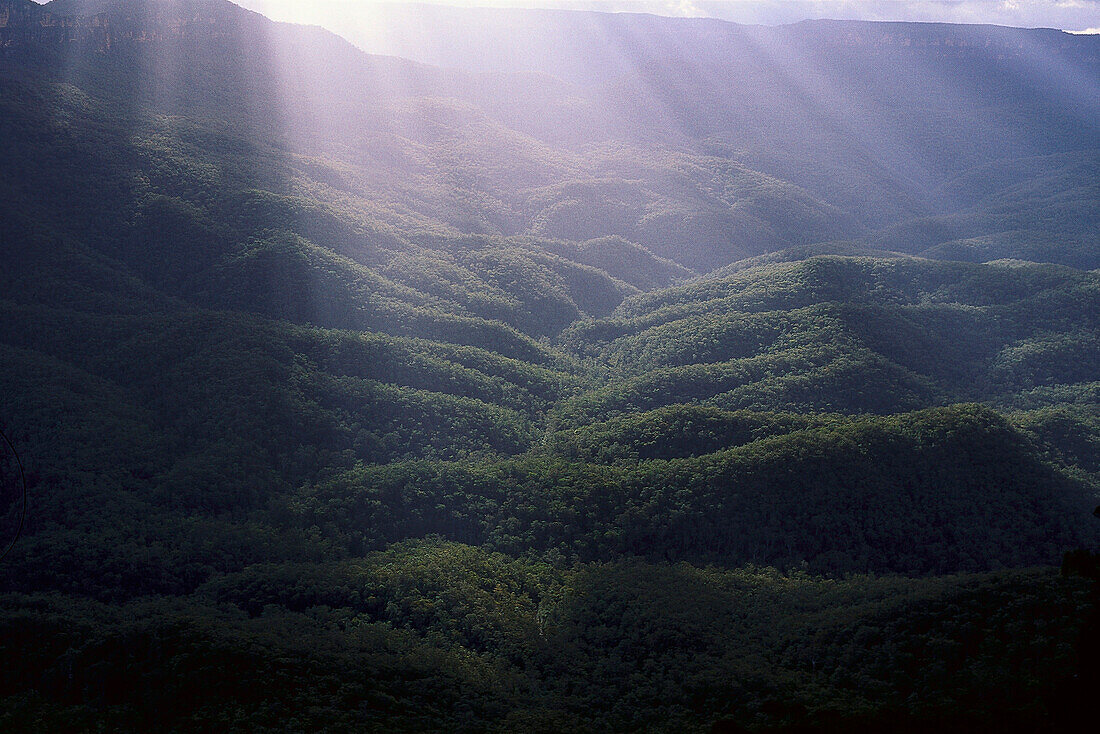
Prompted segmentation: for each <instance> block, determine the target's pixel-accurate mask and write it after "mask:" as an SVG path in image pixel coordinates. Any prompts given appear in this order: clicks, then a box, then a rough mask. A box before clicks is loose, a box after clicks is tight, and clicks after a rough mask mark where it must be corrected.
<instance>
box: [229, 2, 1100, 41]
mask: <svg viewBox="0 0 1100 734" xmlns="http://www.w3.org/2000/svg"><path fill="white" fill-rule="evenodd" d="M385 1H387V0H235V2H237V4H238V5H243V6H245V7H247V8H250V9H252V10H256V11H259V12H261V13H264V14H265V15H267V16H269V17H271V18H273V19H275V20H285V21H290V22H295V23H315V24H318V25H324V26H326V27H329V28H330V29H331V30H334V31H336V32H339V28H337V27H334V26H335V25H337V24H338V23H339V18H340V16H341V15H342V14H345V13H349V12H353V13H362V12H364V11H368V12H369V6H370V5H372V4H375V3H378V2H385ZM390 1H392V0H390ZM433 2H434V3H435V4H438V5H458V6H462V5H466V6H483V7H484V6H491V7H539V8H548V7H556V8H572V9H584V10H605V11H633V12H646V13H656V14H660V15H673V16H710V17H714V18H724V19H726V20H732V21H737V22H741V23H764V24H767V25H773V24H779V23H793V22H797V21H799V20H805V19H807V18H839V19H860V20H911V21H943V22H951V23H995V24H998V25H1012V26H1022V27H1045V28H1061V29H1063V30H1068V31H1091V32H1094V33H1100V0H433Z"/></svg>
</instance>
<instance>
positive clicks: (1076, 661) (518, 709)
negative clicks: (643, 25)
mask: <svg viewBox="0 0 1100 734" xmlns="http://www.w3.org/2000/svg"><path fill="white" fill-rule="evenodd" d="M18 3H24V4H23V5H19V6H18V7H17V4H18ZM211 3H212V0H210V2H208V1H207V0H194V2H189V3H180V4H174V5H165V6H157V7H159V8H161V10H160V11H158V12H163V13H165V14H167V15H166V16H165V17H162V18H159V19H154V20H150V19H149V18H147V17H146V15H145V14H144V13H145V11H144V10H142V11H141V12H137V11H134V8H135V7H136V6H137V5H138V3H135V2H125V1H124V0H111V2H106V3H104V2H98V1H97V0H80V1H79V2H77V1H76V0H55V2H54V3H50V8H52V10H53V11H55V12H58V13H62V12H84V11H85V10H88V11H92V10H94V11H97V12H98V11H99V10H102V9H104V8H106V9H107V12H108V13H110V14H113V15H110V16H109V17H110V18H112V19H114V23H115V27H125V28H131V27H136V28H139V29H140V28H144V27H145V26H144V25H142V24H145V23H159V24H161V25H157V26H156V27H157V28H158V29H159V30H163V31H165V33H167V34H168V35H167V36H166V38H167V40H164V42H163V43H159V42H157V43H152V42H151V43H146V42H145V41H141V40H134V39H133V38H130V39H129V40H126V39H124V40H122V41H119V40H118V39H117V38H116V39H115V41H118V42H117V43H113V44H112V45H111V47H110V48H107V47H106V46H104V47H102V48H101V47H100V46H98V45H97V44H98V43H99V40H97V39H100V40H102V35H97V34H98V33H99V31H95V32H92V31H89V30H88V28H89V27H87V26H80V27H79V28H83V30H82V31H81V33H85V35H83V36H81V35H80V34H77V35H78V36H79V37H78V38H76V40H72V41H67V42H66V44H67V45H61V46H58V45H57V44H53V45H51V43H52V42H51V41H50V38H51V36H50V35H49V34H50V33H53V31H52V30H48V29H51V28H52V29H55V30H56V29H57V28H58V27H59V26H51V25H49V24H46V25H43V24H37V25H35V24H32V25H31V27H30V31H27V32H28V33H30V32H31V31H33V33H32V34H31V35H32V36H34V37H33V38H31V39H30V40H27V38H26V37H24V36H20V35H19V34H18V33H17V31H20V29H22V30H26V27H23V26H18V25H17V24H16V23H14V22H13V23H11V24H9V25H8V26H4V27H3V28H2V29H0V161H3V167H4V174H3V175H2V176H0V260H2V261H3V263H4V267H3V268H2V269H0V430H3V432H4V434H5V435H7V436H9V437H10V438H11V440H12V442H13V444H14V445H15V446H16V447H17V448H18V450H19V451H20V454H21V458H22V460H23V463H24V465H25V468H26V475H27V480H28V486H29V490H30V496H31V508H30V514H29V516H28V520H27V527H26V532H25V535H24V537H22V538H21V539H20V541H19V542H18V543H17V544H16V545H15V547H14V549H13V551H12V552H11V554H10V555H9V556H7V557H6V558H4V559H3V560H2V561H0V656H2V657H3V660H4V665H3V666H0V728H3V729H4V730H5V731H21V730H25V731H150V730H152V731H189V730H195V729H203V730H206V729H208V730H216V731H222V730H226V731H314V730H326V731H363V730H371V731H409V732H423V731H448V732H471V733H472V732H501V734H503V733H504V732H532V733H534V732H556V731H577V732H585V731H590V732H604V731H668V732H680V731H707V730H710V731H714V732H735V731H745V730H748V731H761V732H764V731H777V732H778V731H788V732H790V731H829V732H831V731H851V730H858V731H883V732H886V731H930V730H936V731H948V732H951V731H974V730H989V729H992V728H996V729H998V730H1004V731H1055V730H1058V729H1057V726H1058V724H1059V723H1060V722H1061V721H1063V720H1069V718H1068V717H1070V716H1071V715H1073V714H1075V713H1079V712H1080V710H1081V708H1082V707H1083V706H1087V705H1089V704H1090V703H1091V699H1089V698H1087V696H1083V695H1081V693H1080V692H1081V691H1082V690H1087V684H1088V683H1089V681H1093V680H1095V678H1094V677H1090V676H1094V675H1095V671H1096V670H1097V665H1098V661H1100V654H1098V653H1097V650H1096V649H1095V648H1096V646H1095V645H1093V643H1090V642H1089V640H1090V639H1091V638H1089V637H1088V630H1089V629H1090V625H1095V617H1096V614H1097V612H1096V609H1097V608H1098V607H1100V604H1098V603H1097V598H1096V593H1097V592H1096V589H1095V584H1094V581H1095V576H1096V574H1095V573H1093V571H1092V570H1090V569H1092V568H1093V565H1094V561H1093V556H1092V555H1090V554H1089V552H1088V550H1087V549H1088V548H1092V547H1094V546H1096V544H1097V543H1098V541H1100V524H1098V523H1097V522H1096V521H1095V519H1094V518H1093V517H1091V515H1092V514H1093V509H1094V507H1095V506H1096V505H1097V503H1098V502H1100V340H1098V338H1097V333H1100V271H1096V270H1089V269H1088V268H1095V267H1096V265H1097V263H1098V261H1097V258H1096V252H1095V246H1094V245H1095V243H1094V242H1093V240H1092V239H1090V238H1089V237H1090V232H1092V231H1093V230H1094V229H1095V226H1094V225H1095V223H1096V222H1095V219H1096V212H1095V208H1096V207H1095V204H1096V199H1097V197H1096V196H1095V193H1096V191H1095V179H1096V176H1095V173H1096V170H1095V168H1096V165H1095V160H1096V154H1095V151H1092V152H1089V151H1088V150H1086V149H1085V148H1086V147H1087V146H1086V145H1085V143H1084V142H1082V141H1085V142H1089V141H1090V138H1089V135H1088V133H1089V130H1088V129H1085V130H1084V131H1081V130H1078V129H1077V128H1075V127H1074V125H1073V124H1072V123H1073V122H1074V119H1075V118H1072V115H1070V114H1069V113H1068V112H1066V111H1065V110H1064V109H1061V108H1059V109H1060V110H1061V111H1060V112H1059V111H1058V110H1054V111H1053V112H1044V111H1042V110H1037V111H1034V112H1033V116H1032V117H1028V116H1027V111H1028V110H1031V109H1032V108H1031V107H1028V106H1027V105H1021V106H1020V107H1019V108H1018V110H1017V112H1013V113H1008V112H1005V111H1004V110H1001V109H999V108H998V109H994V108H990V109H988V110H986V113H985V114H987V115H988V116H989V125H990V126H991V129H994V130H996V129H1003V128H1005V127H1009V128H1011V129H1012V130H1013V131H1015V133H1014V134H1016V133H1018V134H1023V133H1021V131H1029V130H1031V131H1034V130H1035V129H1039V128H1042V129H1043V130H1044V132H1043V133H1042V134H1040V133H1039V132H1034V141H1033V142H1034V146H1020V147H1019V149H1017V148H1012V149H1002V148H998V147H997V145H999V144H998V143H996V141H993V142H985V143H983V142H981V141H980V140H978V138H977V137H975V136H974V135H973V132H974V130H975V129H978V128H975V127H973V125H974V124H975V123H973V121H969V117H968V115H969V114H970V113H969V112H968V111H966V110H963V111H960V110H959V109H956V108H955V107H953V106H952V105H951V104H949V102H950V100H946V99H944V98H943V96H942V95H940V96H929V97H928V98H927V101H926V103H927V105H928V107H927V108H924V107H922V108H920V109H919V110H917V111H913V110H909V108H905V109H904V110H901V111H899V109H901V108H898V109H894V108H893V107H891V108H890V110H889V111H888V112H887V111H884V110H879V111H878V113H877V114H878V118H877V119H878V121H879V122H882V121H883V120H884V119H885V118H889V120H891V121H892V123H896V124H897V125H902V123H900V122H899V121H898V120H897V119H895V118H896V117H897V118H900V117H905V116H906V115H908V114H910V112H911V113H912V114H913V115H916V116H917V117H920V119H921V120H923V122H924V125H925V126H924V127H923V128H921V130H920V131H911V132H913V133H914V134H913V136H912V137H905V138H904V139H907V140H912V142H913V144H914V145H915V146H920V147H921V150H922V151H923V152H929V151H939V152H940V154H941V155H940V157H939V159H938V160H939V166H940V169H938V170H939V172H938V173H937V174H936V177H935V181H934V182H929V181H924V182H921V181H916V180H912V181H896V180H889V177H888V176H885V174H883V173H882V172H881V171H880V170H878V168H876V166H874V165H870V164H869V163H866V161H864V162H860V161H859V160H856V159H854V158H853V155H854V153H852V151H851V150H850V149H849V148H848V147H846V146H841V145H840V144H839V143H838V139H837V135H838V133H837V132H836V131H825V132H826V133H827V134H825V133H823V135H824V137H823V138H822V142H821V147H822V150H820V151H815V152H813V155H812V156H811V155H810V154H809V153H808V152H806V151H805V150H804V149H803V147H802V146H803V143H801V142H799V140H801V137H799V136H804V132H799V133H797V134H796V133H795V132H792V131H794V130H804V129H806V127H805V125H802V123H801V122H800V118H799V114H801V113H798V112H797V111H796V112H790V113H783V111H782V109H783V105H776V104H774V100H772V101H768V100H760V99H756V100H755V102H754V104H755V105H757V106H754V107H751V108H750V106H749V105H740V106H737V105H727V104H725V103H726V102H728V101H729V100H724V101H723V99H721V98H720V97H718V98H715V99H712V100H710V102H707V101H706V100H708V99H710V97H708V96H707V95H706V94H704V93H703V92H704V91H705V90H700V89H697V88H695V87H692V86H688V87H684V88H680V87H676V86H675V85H676V84H677V83H683V84H695V83H696V82H689V81H685V80H679V81H677V80H676V79H674V78H672V77H670V78H669V79H667V80H665V81H667V83H668V84H670V85H672V87H671V88H673V89H679V91H680V92H682V93H683V94H682V98H680V97H677V96H676V95H673V96H671V97H668V98H656V99H655V98H652V97H651V96H646V97H644V98H643V97H639V98H638V100H637V102H638V105H637V109H638V110H641V111H643V112H644V111H647V110H648V111H649V112H650V113H652V118H651V119H646V120H645V121H644V123H645V124H640V123H639V122H638V121H637V120H636V119H634V117H633V115H634V114H635V112H630V113H629V114H627V113H626V112H625V111H624V109H625V107H626V106H627V105H625V103H624V102H623V100H624V99H627V98H630V97H631V94H632V93H633V92H634V91H637V88H636V85H637V83H638V82H639V80H638V79H637V78H628V79H624V80H623V81H622V84H621V86H619V87H615V88H614V89H609V88H608V87H606V86H600V85H601V84H604V83H605V82H606V80H600V79H597V80H595V81H594V82H593V84H594V86H591V87H586V86H583V85H581V86H574V85H572V84H569V83H566V82H564V81H560V80H553V79H551V78H550V77H528V76H524V75H511V74H496V75H486V76H478V75H475V74H472V73H470V72H467V71H462V70H453V71H443V70H441V69H437V68H432V67H426V66H418V65H414V64H411V63H408V62H404V61H401V60H398V59H379V58H367V57H364V56H362V55H361V54H359V53H358V52H357V51H355V49H353V48H352V47H350V46H349V45H348V44H346V43H343V42H341V41H339V40H338V39H334V38H332V37H329V36H327V35H325V34H323V33H321V32H319V31H316V30H309V29H287V28H279V27H275V26H271V25H270V24H268V23H267V22H266V21H264V20H263V19H262V18H259V17H258V16H253V15H250V14H243V13H242V12H241V11H239V10H238V9H236V8H234V7H233V6H230V5H227V4H225V3H213V4H211ZM9 7H10V8H15V10H17V11H18V13H15V14H13V15H9V16H7V17H10V18H17V17H23V15H26V16H27V17H30V16H34V17H40V16H37V15H35V14H36V13H40V12H42V11H41V9H36V8H32V7H30V6H27V5H26V4H25V0H0V10H3V9H5V8H9ZM181 8H182V10H181ZM196 9H197V10H196ZM131 11H134V12H133V13H131ZM172 13H177V14H178V13H184V15H183V16H173V15H171V14H172ZM188 14H191V15H188ZM196 14H197V15H196ZM204 14H209V15H204ZM166 18H167V19H166ZM196 18H197V19H198V20H196ZM203 19H207V20H210V22H211V23H213V28H214V29H215V31H216V32H210V29H209V28H205V27H203V28H198V30H196V27H195V26H189V25H187V24H189V23H200V25H201V22H205V21H204V20H203ZM211 19H212V20H211ZM200 21H201V22H200ZM133 24H137V25H133ZM173 24H175V25H173ZM219 24H220V25H219ZM181 27H186V28H187V29H188V34H191V35H188V34H184V35H183V36H181V37H175V36H172V35H171V34H172V33H173V32H174V31H173V30H172V29H173V28H176V29H178V28H181ZM92 28H99V29H102V28H103V26H92ZM13 29H14V30H13ZM42 29H47V30H42ZM226 29H228V31H231V32H228V31H227V32H221V31H224V30H226ZM192 31H194V33H191V32H192ZM912 32H914V33H915V32H916V31H912ZM929 32H931V31H929ZM974 32H975V33H977V32H978V31H974ZM983 32H984V31H983ZM74 33H76V31H74ZM35 34H44V35H41V36H37V35H35ZM296 34H305V35H301V36H299V35H296ZM136 37H137V38H140V37H141V34H137V36H136ZM188 39H190V40H188ZM288 39H289V40H288ZM295 39H297V40H295ZM9 40H10V41H11V42H10V43H8V41H9ZM5 44H6V45H5ZM279 44H283V45H282V46H280V45H279ZM288 44H289V45H288ZM276 48H277V49H279V50H281V51H282V52H283V55H280V54H278V53H275V51H274V50H273V49H276ZM712 61H713V60H712ZM693 63H694V62H693ZM715 63H717V62H715ZM685 68H695V67H692V66H691V65H688V66H687V67H685ZM715 68H716V69H721V68H724V67H720V66H717V67H715ZM334 70H336V71H334ZM591 73H593V74H602V73H604V70H599V71H596V70H593V71H592V72H591ZM715 73H718V72H715ZM759 73H760V69H758V68H755V67H754V68H753V69H748V70H746V71H745V73H744V76H743V77H737V78H738V79H741V81H745V82H746V83H751V82H753V81H754V80H756V81H759V80H760V79H762V78H763V77H760V76H754V75H758V74H759ZM685 75H686V77H691V78H692V79H696V80H697V81H698V80H705V79H707V78H710V77H709V76H707V75H703V76H698V75H696V76H693V75H692V74H691V73H687V72H685ZM723 78H725V77H723ZM767 78H768V79H772V81H770V82H769V83H770V84H774V83H775V82H774V79H773V77H771V76H768V77H767ZM896 81H897V80H895V82H896ZM699 83H702V82H699ZM883 83H884V84H885V82H883ZM891 83H893V82H891ZM883 88H889V85H886V86H885V87H883ZM592 89H596V90H597V93H599V94H603V95H604V96H603V97H598V99H599V100H605V104H603V105H602V106H601V105H600V104H597V103H596V102H594V101H593V99H591V98H590V97H589V95H590V94H591V90H592ZM276 90H278V93H276ZM666 91H667V90H666ZM941 91H942V90H941ZM722 94H726V92H723V93H722ZM689 99H697V100H701V101H699V106H698V107H697V108H690V106H689V105H687V100H689ZM279 102H283V103H285V104H284V106H283V107H279V104H278V103H279ZM673 102H676V103H677V104H679V105H681V107H676V105H673V104H672V103H673ZM765 102H766V103H765ZM1032 102H1034V100H1032ZM898 104H900V103H898ZM922 104H924V103H922ZM708 105H709V106H708ZM632 109H633V108H632ZM723 109H725V110H726V111H725V112H723V111H722V110H723ZM730 109H743V110H744V112H743V116H744V117H743V119H740V118H739V119H737V120H732V119H726V118H725V117H723V116H724V115H729V114H732V113H730V112H729V110H730ZM657 110H663V112H661V113H660V114H658V112H657ZM906 110H909V111H908V112H906ZM1017 114H1018V115H1020V116H1021V117H1022V118H1023V119H1020V120H1017V119H1016V115H1017ZM922 115H923V116H924V117H921V116H922ZM1052 115H1065V118H1064V119H1063V118H1059V120H1060V122H1058V124H1057V125H1055V124H1053V123H1052V125H1051V126H1050V127H1049V128H1044V127H1043V124H1042V123H1044V122H1049V121H1050V120H1049V119H1048V118H1050V117H1051V116H1052ZM772 116H774V117H775V119H772ZM964 118H965V119H964ZM563 120H567V121H568V123H569V124H568V126H567V125H565V124H564V123H563V122H562V121H563ZM723 121H725V122H723ZM726 123H729V125H728V126H727V127H721V125H723V124H726ZM735 123H736V124H735ZM765 123H766V124H765ZM772 123H774V128H775V129H774V130H772ZM906 124H912V125H915V124H916V123H906ZM754 126H755V127H754ZM716 127H717V128H721V129H716ZM902 127H904V125H902ZM566 128H568V129H566ZM890 129H900V128H895V127H894V126H891V127H890ZM981 130H982V131H983V135H984V131H985V128H984V127H983V128H981ZM1075 130H1076V132H1074V131H1075ZM937 131H938V133H942V137H941V139H938V140H937V139H936V136H937ZM950 131H956V132H953V133H951V135H948V132H950ZM917 132H919V133H920V134H919V135H917V134H916V133H917ZM773 133H774V135H773ZM984 137H986V138H989V137H996V136H995V135H984ZM773 142H774V144H773ZM1093 144H1094V141H1093ZM846 145H847V144H846ZM1031 147H1034V150H1031ZM1025 149H1026V150H1025ZM878 153H880V154H882V155H883V156H885V152H884V151H878ZM887 159H888V160H887ZM883 160H884V161H887V162H889V161H894V159H893V158H889V157H888V156H887V157H886V158H884V159H883ZM894 162H896V161H894ZM880 163H882V161H880ZM882 165H883V166H885V163H882ZM924 173H925V174H928V172H924ZM928 175H929V176H930V175H931V174H928ZM914 176H916V174H914ZM861 202H862V203H861ZM868 202H869V203H868ZM876 207H878V209H880V211H870V210H871V209H874V208H876ZM917 255H919V256H917ZM1006 258H1016V259H1012V260H1009V259H1006ZM1020 259H1030V260H1033V261H1035V262H1022V261H1021V260H1020ZM987 261H990V262H987ZM4 500H5V502H7V501H8V498H4ZM12 511H13V509H12V508H11V507H8V506H7V505H0V514H4V515H5V516H8V515H10V514H11V512H12ZM1074 549H1078V550H1077V552H1076V553H1074V554H1073V555H1071V556H1069V557H1068V559H1067V561H1066V563H1065V565H1064V568H1065V570H1066V573H1064V574H1059V572H1058V571H1057V570H1056V567H1057V566H1058V564H1059V563H1061V562H1062V560H1063V554H1064V553H1066V552H1067V551H1073V550H1074ZM1082 549H1086V550H1082ZM1090 645H1092V646H1091V647H1090Z"/></svg>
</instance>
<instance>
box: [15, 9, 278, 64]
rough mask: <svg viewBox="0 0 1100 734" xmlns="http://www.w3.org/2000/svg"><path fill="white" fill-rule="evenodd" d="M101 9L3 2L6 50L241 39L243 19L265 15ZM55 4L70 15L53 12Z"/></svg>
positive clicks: (107, 47) (228, 11)
mask: <svg viewBox="0 0 1100 734" xmlns="http://www.w3.org/2000/svg"><path fill="white" fill-rule="evenodd" d="M90 7H95V9H97V10H98V12H95V13H88V14H79V11H80V10H82V9H89V7H88V6H82V5H80V4H74V3H68V4H65V3H60V2H55V3H50V4H49V6H47V7H43V6H39V5H37V4H35V3H33V2H31V1H30V0H0V48H4V49H19V48H27V47H43V46H44V47H47V48H48V47H70V46H74V45H75V46H79V47H82V48H83V49H84V50H86V51H89V50H90V51H96V52H100V53H106V52H108V51H110V50H111V49H112V48H115V47H117V46H120V45H130V44H144V43H154V42H158V41H171V40H178V39H185V38H204V39H211V38H222V37H226V38H228V37H239V36H240V32H241V23H242V21H243V22H245V23H248V22H255V20H258V19H259V18H260V16H258V15H256V14H254V13H250V12H248V11H246V10H244V9H242V8H239V7H237V6H235V5H232V4H231V3H197V2H196V3H170V4H165V3H159V2H143V1H141V0H138V1H137V2H116V3H109V4H104V3H100V4H99V5H98V6H90ZM54 8H56V9H57V10H64V11H66V12H65V13H61V12H51V11H52V10H53V9H54Z"/></svg>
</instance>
